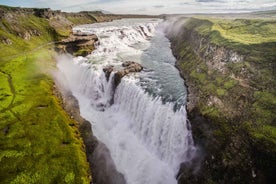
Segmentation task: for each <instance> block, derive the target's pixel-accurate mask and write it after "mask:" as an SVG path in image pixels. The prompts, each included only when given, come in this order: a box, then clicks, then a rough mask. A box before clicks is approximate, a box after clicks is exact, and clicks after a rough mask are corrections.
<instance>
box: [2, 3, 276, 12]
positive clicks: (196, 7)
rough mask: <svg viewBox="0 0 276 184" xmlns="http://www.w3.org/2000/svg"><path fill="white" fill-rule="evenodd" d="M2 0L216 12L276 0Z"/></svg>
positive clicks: (245, 8) (261, 6) (263, 6)
mask: <svg viewBox="0 0 276 184" xmlns="http://www.w3.org/2000/svg"><path fill="white" fill-rule="evenodd" d="M0 1H1V3H0V4H6V5H10V6H22V7H38V8H52V9H55V10H56V9H61V10H63V11H68V12H69V11H93V10H99V9H102V10H106V11H110V12H113V13H126V14H127V13H139V14H163V13H173V14H179V13H215V12H217V13H218V12H244V11H247V12H248V11H253V10H264V9H276V7H275V6H276V1H275V0H146V1H141V0H77V1H76V0H66V1H61V0H20V1H16V0H0Z"/></svg>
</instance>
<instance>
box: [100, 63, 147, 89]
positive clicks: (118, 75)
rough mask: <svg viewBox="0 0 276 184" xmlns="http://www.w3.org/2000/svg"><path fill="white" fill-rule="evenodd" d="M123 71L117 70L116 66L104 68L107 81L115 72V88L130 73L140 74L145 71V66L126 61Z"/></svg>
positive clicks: (123, 64)
mask: <svg viewBox="0 0 276 184" xmlns="http://www.w3.org/2000/svg"><path fill="white" fill-rule="evenodd" d="M122 67H123V69H120V70H116V69H115V68H114V66H107V67H105V68H103V71H104V73H105V76H106V79H107V80H109V77H110V74H111V73H112V72H115V74H114V84H115V88H116V87H117V86H118V85H119V83H120V82H121V79H122V78H123V77H124V76H125V75H127V74H129V73H134V72H140V71H142V70H143V66H142V65H141V64H139V63H136V62H134V61H125V62H123V63H122Z"/></svg>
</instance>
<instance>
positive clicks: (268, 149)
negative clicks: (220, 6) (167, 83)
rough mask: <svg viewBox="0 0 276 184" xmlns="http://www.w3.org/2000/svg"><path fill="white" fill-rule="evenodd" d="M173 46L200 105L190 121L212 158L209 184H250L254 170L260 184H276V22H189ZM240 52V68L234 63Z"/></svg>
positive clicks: (206, 167) (207, 170)
mask: <svg viewBox="0 0 276 184" xmlns="http://www.w3.org/2000/svg"><path fill="white" fill-rule="evenodd" d="M172 43H173V44H172V46H173V50H174V52H175V53H176V55H177V56H178V66H179V68H180V69H181V71H182V73H183V75H184V77H185V79H186V82H187V84H188V86H189V87H190V89H191V91H192V92H193V95H195V96H196V97H198V98H199V99H198V100H197V101H196V103H195V104H193V105H195V107H194V108H193V109H192V110H191V112H190V120H191V121H192V127H193V134H194V136H195V137H196V139H197V140H198V141H199V142H201V143H202V142H206V143H205V149H206V150H207V152H209V154H210V155H209V157H207V158H206V159H207V160H206V161H204V164H203V167H204V169H203V170H204V171H203V172H204V174H205V177H206V178H205V179H206V180H208V181H210V182H211V183H212V182H213V183H223V182H225V183H229V181H231V182H232V183H251V182H252V181H253V180H252V175H251V172H252V171H251V169H252V168H255V169H256V172H258V174H257V179H256V181H257V183H272V181H275V177H274V171H275V167H274V166H273V164H272V165H271V163H275V161H276V158H275V155H276V125H275V120H276V78H275V72H276V71H275V69H276V63H275V62H276V52H275V50H276V20H275V19H270V20H269V19H266V20H261V19H236V20H233V19H227V20H224V19H214V18H190V19H189V20H187V21H186V23H185V25H184V26H183V32H182V34H181V38H180V36H177V37H173V38H172ZM234 52H235V53H236V54H237V55H239V56H242V60H240V61H236V62H232V61H231V60H230V54H231V53H234ZM222 56H223V57H224V58H226V59H224V60H219V59H217V58H222ZM219 67H220V69H219ZM198 116H201V118H198ZM202 119H203V120H202ZM193 123H194V124H193ZM206 127H208V128H206ZM211 155H212V156H211ZM206 180H204V181H206ZM197 182H198V180H196V182H194V183H197ZM203 183H204V182H203Z"/></svg>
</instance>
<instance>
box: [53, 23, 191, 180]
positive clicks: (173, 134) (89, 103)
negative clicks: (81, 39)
mask: <svg viewBox="0 0 276 184" xmlns="http://www.w3.org/2000/svg"><path fill="white" fill-rule="evenodd" d="M135 22H138V23H135ZM158 24H160V20H149V21H145V20H132V19H130V20H121V21H114V22H112V23H101V24H100V25H94V26H93V25H85V26H84V27H77V28H76V29H77V30H81V31H83V32H93V33H96V34H97V35H98V37H99V40H100V44H99V45H98V46H97V50H95V51H94V52H93V53H92V54H91V55H90V56H88V57H87V58H82V57H78V58H74V59H71V60H74V62H72V61H70V58H64V57H63V58H60V59H59V61H58V69H59V71H60V72H61V74H62V75H63V79H64V81H66V82H65V84H64V85H65V86H68V87H69V89H70V90H71V91H72V92H73V94H74V96H75V97H76V98H77V99H78V101H79V106H80V112H81V115H82V116H83V117H84V118H85V119H87V120H89V121H90V122H91V123H92V129H93V132H94V135H95V136H96V137H97V138H98V139H99V140H100V141H101V142H103V143H104V144H105V145H106V146H107V148H108V149H109V150H110V153H111V157H112V159H113V160H114V163H115V165H116V168H117V170H118V171H119V172H121V173H122V174H123V175H124V177H125V179H126V181H127V183H128V184H176V183H177V180H176V175H177V172H178V169H179V166H180V164H181V163H182V162H184V161H188V160H189V159H190V150H192V149H193V140H192V136H191V131H190V130H189V129H188V124H187V119H186V117H187V116H186V110H185V103H182V102H183V101H185V98H186V96H185V95H186V89H185V87H184V82H183V80H182V79H181V78H180V76H179V74H178V71H177V70H176V69H174V67H173V66H174V61H175V59H174V57H173V55H172V53H171V52H166V56H165V57H166V58H165V59H164V58H163V59H164V60H166V61H165V62H161V60H162V59H160V58H154V57H155V55H156V54H155V53H153V52H154V51H151V50H152V49H151V47H152V46H154V47H160V48H161V47H162V48H163V47H166V48H165V49H168V50H169V49H170V47H169V42H168V40H167V39H166V38H165V36H164V35H163V34H162V30H158ZM91 26H92V27H91ZM159 37H160V39H159ZM160 40H161V43H160ZM116 44H117V45H116ZM163 49H164V48H163ZM148 52H150V53H148ZM145 53H146V54H147V57H144V56H143V54H145ZM152 53H153V54H152ZM158 57H163V56H162V54H159V55H158ZM145 58H146V59H147V58H151V59H152V60H148V61H147V60H145ZM154 59H155V60H156V61H155V60H154ZM68 60H69V61H68ZM125 60H135V62H140V63H145V62H148V64H147V68H146V70H145V71H143V72H142V73H135V74H130V75H127V76H125V77H124V78H122V80H121V82H120V83H119V85H118V86H117V87H116V89H114V85H113V84H112V81H113V80H112V77H113V76H112V75H111V76H110V77H109V80H107V78H106V76H105V73H104V72H103V67H104V66H106V65H115V66H116V65H118V66H119V65H120V64H121V63H122V61H125ZM158 61H160V62H158ZM150 62H152V64H150ZM157 65H158V66H157ZM151 66H154V67H151ZM169 68H170V69H169ZM156 71H159V73H158V75H165V76H160V77H158V78H162V77H167V78H168V79H170V78H171V79H170V80H171V81H165V80H164V81H163V80H162V81H160V80H158V78H156V76H158V75H157V74H156ZM167 83H170V84H167ZM152 84H155V85H156V86H155V87H152V86H151V85H152ZM172 84H174V86H175V88H176V89H175V91H177V93H176V94H167V92H166V91H167V90H165V88H166V87H167V85H172ZM179 91H181V92H179ZM168 97H169V98H168ZM179 102H181V103H182V104H180V105H179ZM176 103H178V104H177V105H178V108H175V105H176Z"/></svg>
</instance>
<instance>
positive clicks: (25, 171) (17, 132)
mask: <svg viewBox="0 0 276 184" xmlns="http://www.w3.org/2000/svg"><path fill="white" fill-rule="evenodd" d="M48 13H49V12H48V10H47V11H46V10H40V9H19V8H10V7H4V6H1V7H0V165H1V167H0V183H5V184H6V183H16V184H18V183H28V184H31V183H59V184H60V183H74V184H77V183H90V181H91V177H90V172H89V164H88V162H87V159H86V155H85V150H84V144H83V142H82V140H81V138H80V133H79V130H78V124H77V123H76V122H75V121H74V120H73V119H71V118H70V117H69V116H68V114H67V113H66V112H65V111H64V110H63V109H62V107H61V102H60V99H58V98H57V97H56V96H55V95H54V92H53V90H54V82H53V80H52V78H51V76H50V74H49V71H50V70H51V69H53V68H55V61H54V58H53V56H54V44H53V42H55V41H57V40H58V39H60V38H62V37H64V36H67V35H69V33H70V27H71V26H72V25H75V24H76V23H93V22H95V21H96V20H95V18H93V17H92V16H90V15H89V17H90V18H89V17H87V16H84V15H78V14H61V13H60V12H51V14H56V15H54V16H53V17H47V16H46V15H48ZM95 16H96V15H95Z"/></svg>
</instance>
